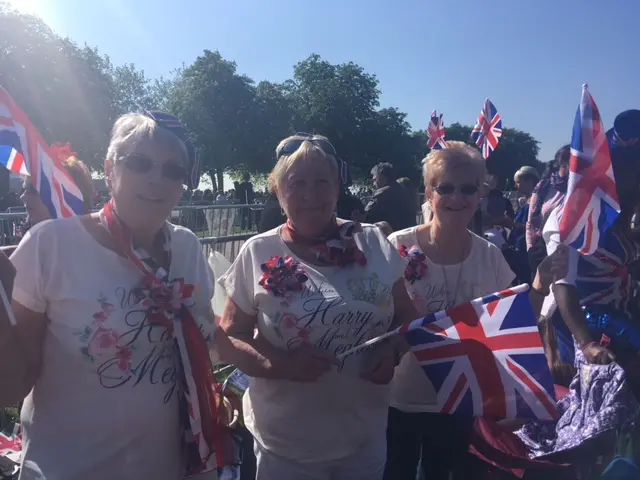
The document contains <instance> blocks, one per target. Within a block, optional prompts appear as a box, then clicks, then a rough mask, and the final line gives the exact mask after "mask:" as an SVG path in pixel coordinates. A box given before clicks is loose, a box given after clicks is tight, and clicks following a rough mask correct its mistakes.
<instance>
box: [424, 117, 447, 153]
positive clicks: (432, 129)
mask: <svg viewBox="0 0 640 480" xmlns="http://www.w3.org/2000/svg"><path fill="white" fill-rule="evenodd" d="M445 135H446V131H445V129H444V123H443V121H442V114H440V116H438V114H437V113H436V111H435V110H434V111H433V112H432V113H431V119H430V120H429V127H428V128H427V136H428V138H429V141H428V143H427V146H428V147H429V149H430V150H441V149H443V148H446V147H447V141H446V140H445Z"/></svg>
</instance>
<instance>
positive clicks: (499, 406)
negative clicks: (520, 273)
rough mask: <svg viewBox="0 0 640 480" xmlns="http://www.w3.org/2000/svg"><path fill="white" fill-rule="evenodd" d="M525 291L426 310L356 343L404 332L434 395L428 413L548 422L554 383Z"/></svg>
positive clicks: (523, 288)
mask: <svg viewBox="0 0 640 480" xmlns="http://www.w3.org/2000/svg"><path fill="white" fill-rule="evenodd" d="M528 288H529V287H528V285H520V286H518V287H514V288H510V289H507V290H503V291H501V292H497V293H494V294H491V295H488V296H486V297H482V298H478V299H476V300H473V301H471V302H469V303H465V304H463V305H459V306H457V307H453V308H450V309H448V310H443V311H440V312H436V313H433V314H430V315H427V316H426V317H424V318H419V319H417V320H414V321H413V322H410V323H407V324H405V325H403V326H402V327H400V328H398V329H396V330H394V331H393V332H389V333H386V334H385V335H382V336H381V337H377V338H375V339H372V340H369V341H368V342H365V343H363V344H362V345H360V346H359V347H357V348H362V347H364V346H367V345H372V344H374V343H377V342H379V341H380V340H381V339H384V338H388V337H389V336H391V335H394V334H396V333H401V334H403V335H404V336H405V339H406V340H407V342H408V343H409V345H410V346H411V350H412V352H413V354H414V355H415V357H416V359H417V360H418V363H419V364H420V366H421V368H422V370H423V371H424V373H425V374H426V375H427V377H428V378H429V380H430V381H431V383H432V384H433V386H434V388H435V390H436V392H437V400H436V403H435V404H434V405H433V406H431V411H433V412H437V413H445V414H447V413H460V414H467V415H474V416H483V417H487V418H492V419H494V420H499V419H503V418H512V419H513V418H537V419H541V420H550V419H553V418H555V416H556V408H555V393H554V388H553V380H552V377H551V372H550V371H549V367H548V365H547V360H546V357H545V353H544V348H543V344H542V339H541V337H540V333H539V331H538V326H537V321H536V318H535V316H534V314H533V310H532V308H531V303H530V302H529V297H528V294H527V291H528ZM354 350H355V349H352V350H350V351H348V352H345V354H343V355H341V356H340V358H341V357H343V356H344V355H348V354H350V353H352V352H353V351H354Z"/></svg>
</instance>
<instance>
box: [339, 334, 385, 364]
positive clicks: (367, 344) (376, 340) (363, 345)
mask: <svg viewBox="0 0 640 480" xmlns="http://www.w3.org/2000/svg"><path fill="white" fill-rule="evenodd" d="M396 333H398V330H391V331H390V332H387V333H385V334H383V335H380V336H379V337H375V338H372V339H370V340H367V341H366V342H364V343H361V344H360V345H356V346H355V347H353V348H350V349H349V350H347V351H346V352H344V353H341V354H340V355H336V358H337V359H338V360H342V359H343V358H344V357H346V356H347V355H351V354H352V353H354V352H357V351H358V350H362V349H363V348H366V347H370V346H371V345H375V344H376V343H380V342H382V341H383V340H386V339H387V338H389V337H392V336H394V335H395V334H396Z"/></svg>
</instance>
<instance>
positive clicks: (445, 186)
mask: <svg viewBox="0 0 640 480" xmlns="http://www.w3.org/2000/svg"><path fill="white" fill-rule="evenodd" d="M434 190H435V191H436V192H437V193H438V195H440V196H441V197H450V196H451V195H453V194H454V193H456V191H459V192H460V193H461V194H462V195H464V196H465V197H471V196H473V195H475V194H476V193H478V190H479V189H478V186H477V185H474V184H473V183H467V184H464V185H460V186H459V187H456V186H455V185H453V184H451V183H441V184H440V185H438V186H437V187H435V188H434Z"/></svg>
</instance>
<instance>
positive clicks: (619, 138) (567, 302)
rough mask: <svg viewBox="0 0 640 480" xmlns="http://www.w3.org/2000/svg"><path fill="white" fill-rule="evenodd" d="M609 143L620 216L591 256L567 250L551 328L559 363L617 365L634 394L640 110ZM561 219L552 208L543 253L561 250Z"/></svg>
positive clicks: (622, 119) (639, 383)
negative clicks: (580, 358) (579, 358)
mask: <svg viewBox="0 0 640 480" xmlns="http://www.w3.org/2000/svg"><path fill="white" fill-rule="evenodd" d="M607 138H608V139H609V143H610V148H611V163H612V166H613V174H614V177H615V180H616V189H617V193H618V198H619V201H620V208H621V212H620V214H619V215H618V217H617V219H616V221H615V223H614V224H613V225H612V226H611V227H609V228H608V229H607V230H606V231H605V232H600V241H599V243H598V248H597V250H596V251H595V252H594V254H593V255H582V254H579V253H578V252H577V250H575V249H571V250H570V252H571V255H570V269H569V275H568V276H567V278H565V279H563V280H561V281H559V282H557V283H556V285H554V287H553V299H554V300H555V303H556V304H557V311H556V315H555V316H554V317H553V326H554V328H555V329H556V337H557V339H558V347H559V350H560V355H561V357H562V358H561V360H562V362H565V363H573V360H574V357H575V355H576V352H577V351H579V350H581V351H582V354H583V355H584V357H585V359H586V361H587V362H588V363H596V364H608V363H611V362H613V361H616V362H617V363H619V364H620V365H621V366H622V367H623V368H624V369H625V370H626V372H627V374H628V376H629V382H630V384H631V386H632V388H634V387H635V389H634V390H635V393H636V395H637V394H638V393H639V392H640V378H639V375H638V370H639V365H638V358H639V357H638V354H639V353H640V322H638V318H637V317H636V316H635V315H634V312H633V305H632V301H633V295H632V293H633V289H634V285H635V284H636V281H637V280H638V278H637V276H638V268H637V263H638V262H637V258H638V253H639V252H638V248H639V246H638V244H636V243H635V242H634V241H633V234H632V232H631V216H632V215H633V213H634V211H635V208H636V205H637V204H638V201H639V200H640V194H639V192H640V191H639V189H638V185H639V184H640V110H628V111H625V112H622V113H621V114H619V115H618V116H617V117H616V119H615V121H614V127H613V128H612V129H610V130H609V131H608V132H607ZM561 214H562V206H558V207H556V208H555V209H554V210H553V211H552V212H551V213H550V214H549V218H548V219H547V221H546V223H545V225H544V228H543V233H542V234H543V238H544V241H545V244H546V247H547V254H552V253H553V252H554V251H555V250H556V249H557V248H558V247H559V246H560V245H561V242H560V234H559V224H560V221H559V216H560V215H561ZM565 214H566V212H565ZM574 214H576V215H577V214H578V213H574ZM545 313H546V312H545ZM558 313H559V314H560V315H558ZM547 316H550V315H549V314H548V313H547ZM632 378H633V379H634V381H633V382H632Z"/></svg>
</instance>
